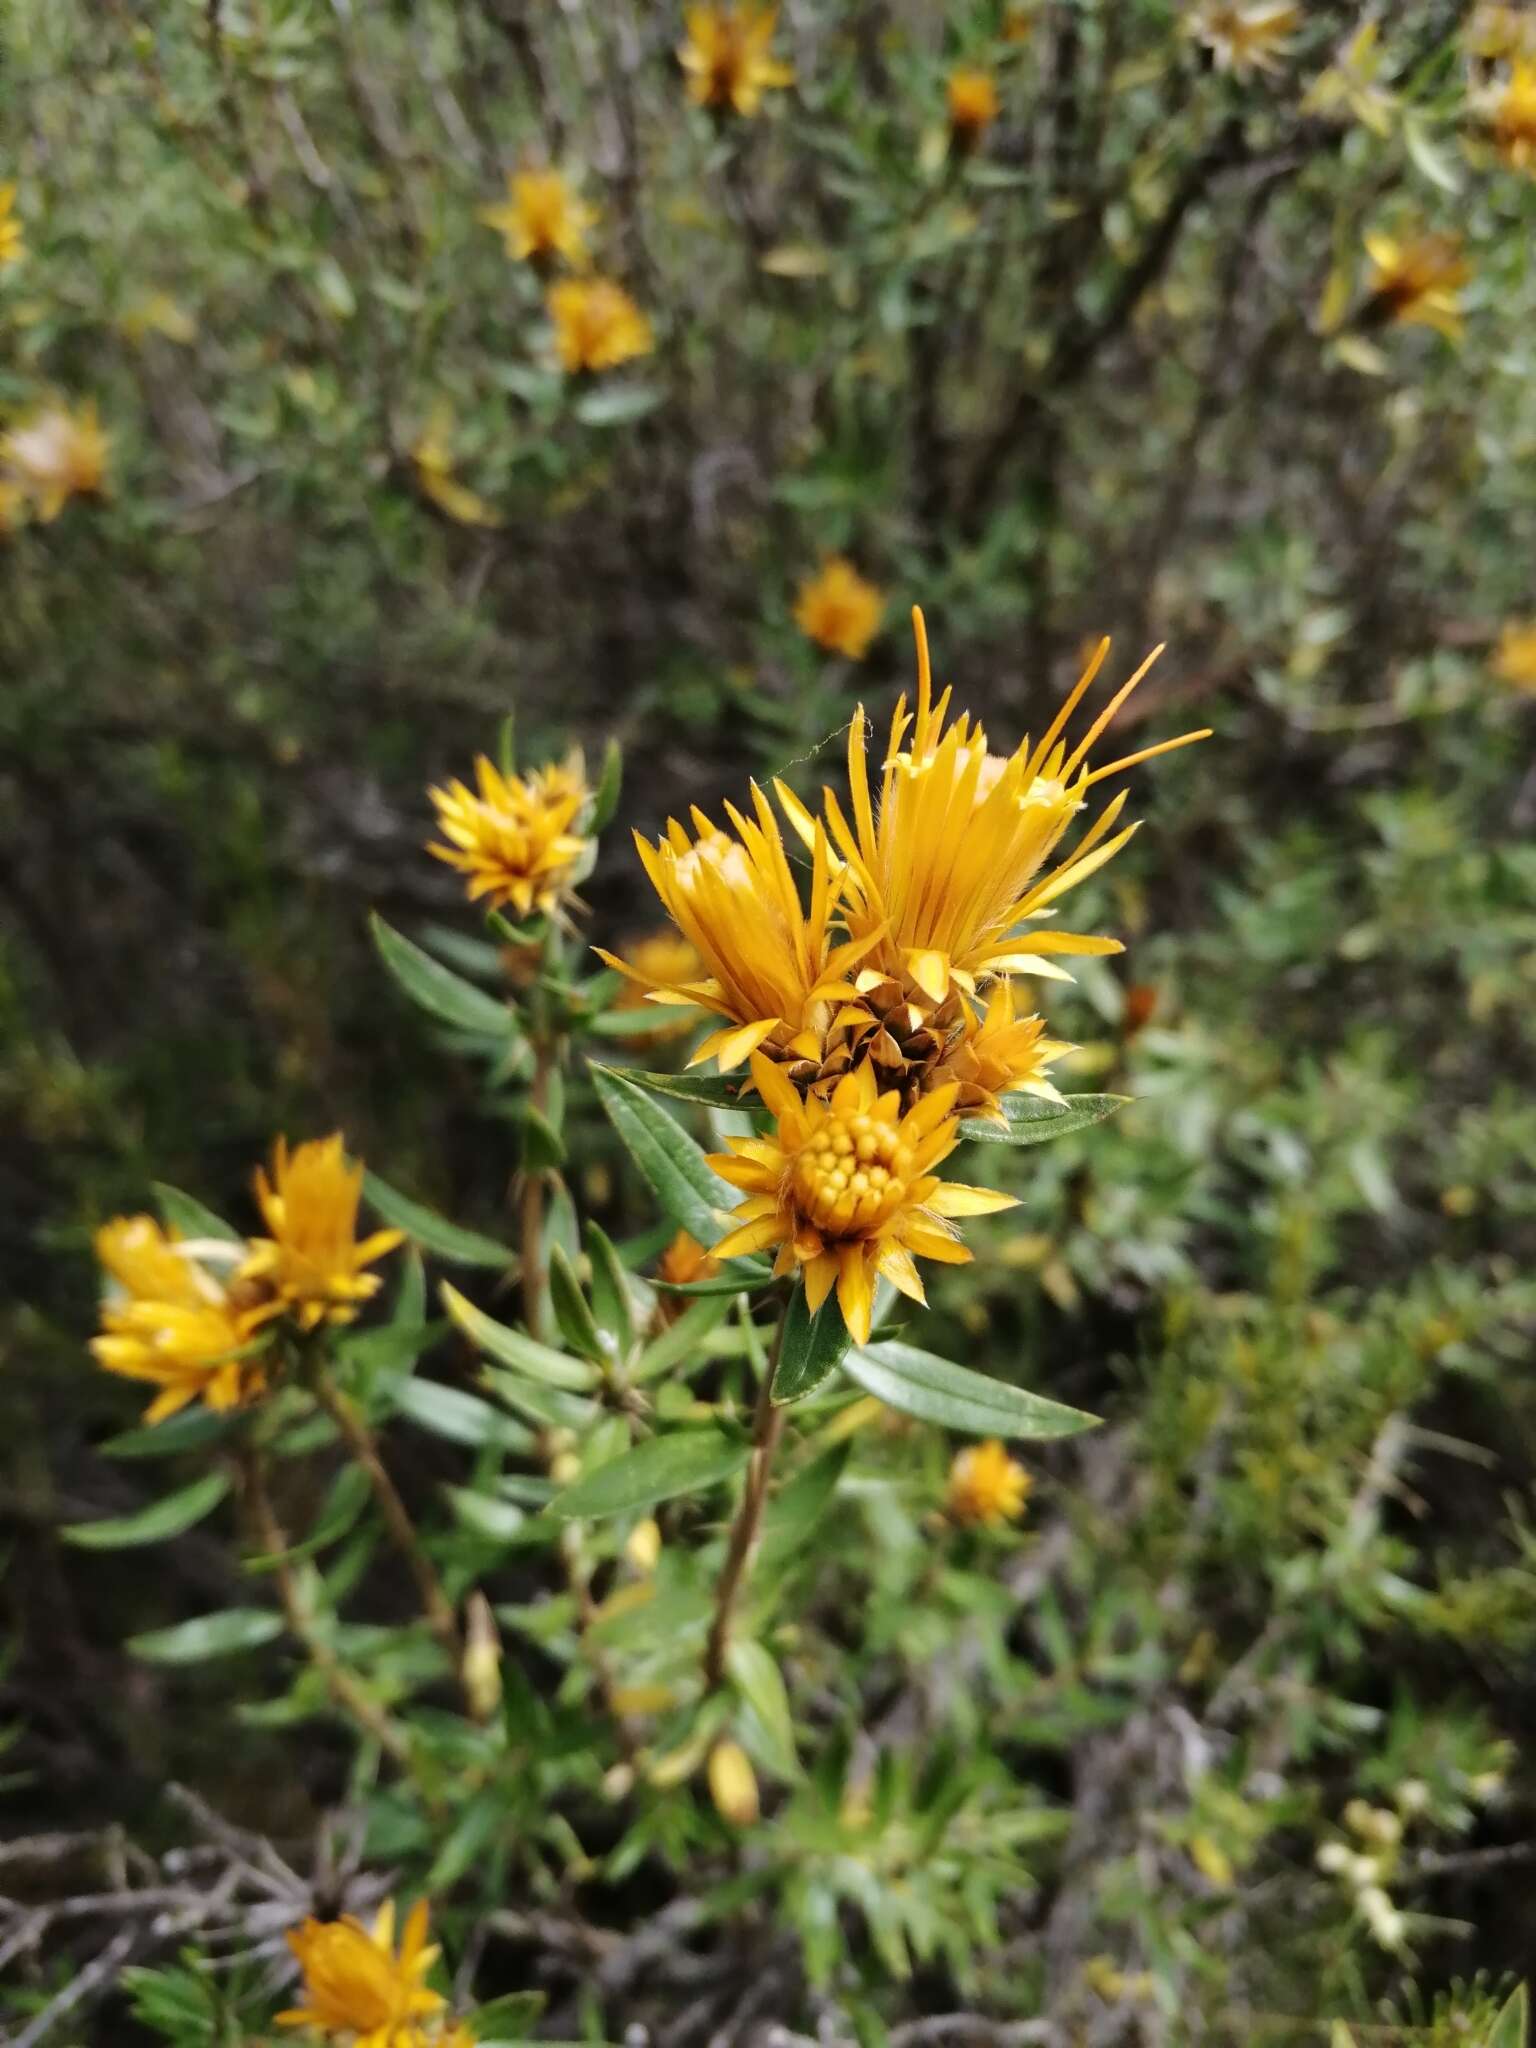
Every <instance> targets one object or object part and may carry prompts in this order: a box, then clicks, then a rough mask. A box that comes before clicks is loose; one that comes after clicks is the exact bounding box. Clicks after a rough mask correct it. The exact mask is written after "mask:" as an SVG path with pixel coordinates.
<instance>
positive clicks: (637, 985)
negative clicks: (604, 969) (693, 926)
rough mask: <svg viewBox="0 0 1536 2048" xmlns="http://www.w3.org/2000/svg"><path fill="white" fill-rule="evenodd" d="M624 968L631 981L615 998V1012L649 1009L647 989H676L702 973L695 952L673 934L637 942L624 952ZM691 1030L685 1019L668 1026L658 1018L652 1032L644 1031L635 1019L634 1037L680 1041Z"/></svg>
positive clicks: (678, 934) (640, 1020)
mask: <svg viewBox="0 0 1536 2048" xmlns="http://www.w3.org/2000/svg"><path fill="white" fill-rule="evenodd" d="M624 964H625V966H626V967H627V968H628V969H629V971H630V973H631V974H632V975H633V976H634V977H635V978H634V979H633V980H632V981H627V982H626V983H625V985H624V987H623V989H622V991H621V992H620V994H619V997H618V1000H617V1002H616V1004H615V1008H617V1009H620V1010H642V1011H643V1010H645V1009H646V1008H647V1007H649V991H650V990H651V989H653V988H676V987H677V986H678V984H679V983H680V982H685V981H697V980H698V978H699V976H700V975H701V974H703V972H704V962H703V960H702V959H701V958H700V957H699V951H698V948H697V947H696V946H694V945H692V944H690V942H689V941H688V940H687V939H685V938H684V937H683V935H682V933H681V932H675V931H660V932H652V933H651V935H650V936H649V937H648V938H644V939H637V940H636V941H635V943H634V944H633V945H632V946H629V947H627V948H626V949H625V953H624ZM692 1029H693V1020H692V1019H691V1018H688V1017H683V1018H680V1019H676V1020H674V1021H673V1022H671V1023H663V1022H662V1020H661V1019H660V1018H659V1017H658V1018H657V1020H656V1025H655V1027H654V1028H652V1029H646V1027H645V1022H644V1019H643V1018H637V1019H636V1032H635V1035H636V1037H637V1038H643V1039H645V1040H647V1041H649V1040H652V1039H657V1038H676V1037H680V1036H682V1035H683V1034H685V1033H686V1032H689V1031H691V1030H692Z"/></svg>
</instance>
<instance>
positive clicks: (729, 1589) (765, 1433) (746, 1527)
mask: <svg viewBox="0 0 1536 2048" xmlns="http://www.w3.org/2000/svg"><path fill="white" fill-rule="evenodd" d="M788 1313H789V1304H788V1302H787V1301H786V1302H785V1304H784V1306H783V1307H782V1308H781V1309H780V1310H779V1325H778V1328H777V1329H776V1330H775V1331H774V1333H773V1348H772V1349H771V1350H770V1352H769V1354H768V1364H767V1368H766V1370H765V1371H764V1373H763V1383H762V1385H761V1387H760V1388H759V1389H758V1394H757V1412H756V1414H755V1415H754V1417H753V1420H752V1457H751V1461H750V1462H749V1464H748V1466H747V1483H746V1486H745V1487H744V1488H743V1490H742V1496H741V1505H740V1507H738V1508H737V1510H736V1520H735V1521H734V1522H733V1523H732V1525H731V1541H730V1547H729V1548H728V1549H727V1551H726V1553H725V1564H724V1565H723V1567H722V1568H721V1572H720V1583H719V1585H718V1586H717V1587H716V1588H715V1615H714V1620H713V1621H712V1622H711V1623H710V1627H709V1643H708V1645H707V1647H706V1649H705V1652H704V1685H705V1689H706V1691H708V1692H717V1691H718V1690H719V1688H720V1687H721V1686H722V1685H723V1684H724V1683H725V1660H726V1656H727V1653H728V1652H729V1650H730V1646H731V1621H732V1618H733V1616H734V1613H735V1609H736V1602H737V1599H738V1597H739V1596H740V1593H741V1589H742V1587H743V1586H744V1585H745V1583H746V1579H747V1574H748V1572H749V1571H750V1570H751V1568H752V1553H753V1551H754V1550H755V1548H756V1547H757V1538H758V1532H759V1530H760V1529H761V1527H762V1521H763V1509H764V1507H765V1506H766V1505H767V1501H768V1478H769V1474H770V1473H771V1472H772V1470H773V1457H774V1453H775V1451H777V1449H778V1448H779V1440H780V1438H781V1437H782V1436H783V1434H784V1423H785V1420H786V1411H785V1410H784V1409H783V1408H780V1407H777V1406H775V1404H774V1400H773V1374H774V1368H775V1367H776V1366H777V1365H778V1362H779V1347H780V1346H781V1345H782V1344H783V1342H784V1322H785V1318H786V1317H787V1315H788Z"/></svg>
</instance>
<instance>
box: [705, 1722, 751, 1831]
mask: <svg viewBox="0 0 1536 2048" xmlns="http://www.w3.org/2000/svg"><path fill="white" fill-rule="evenodd" d="M709 1796H710V1798H711V1799H713V1800H714V1802H715V1811H716V1813H718V1814H719V1816H720V1818H721V1819H722V1820H724V1821H729V1822H730V1824H731V1826H732V1827H733V1828H749V1827H751V1826H752V1825H753V1824H754V1822H755V1821H756V1820H757V1817H758V1814H759V1812H760V1811H761V1805H760V1802H759V1800H758V1796H757V1774H756V1772H755V1771H754V1770H753V1769H752V1764H751V1760H750V1759H749V1757H748V1756H747V1753H746V1751H745V1750H744V1749H743V1748H742V1747H741V1744H740V1743H739V1742H717V1743H716V1744H715V1746H714V1748H713V1749H712V1750H711V1751H710V1752H709Z"/></svg>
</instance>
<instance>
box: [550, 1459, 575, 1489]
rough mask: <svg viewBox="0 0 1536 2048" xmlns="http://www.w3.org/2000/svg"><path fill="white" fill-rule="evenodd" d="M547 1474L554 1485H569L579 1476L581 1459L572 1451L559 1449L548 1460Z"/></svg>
mask: <svg viewBox="0 0 1536 2048" xmlns="http://www.w3.org/2000/svg"><path fill="white" fill-rule="evenodd" d="M549 1476H550V1478H551V1479H553V1481H554V1482H555V1484H556V1486H569V1485H570V1484H571V1482H572V1480H574V1479H579V1478H580V1477H581V1460H580V1458H578V1457H577V1455H576V1453H575V1452H574V1451H561V1452H560V1453H559V1454H558V1456H556V1457H554V1458H551V1460H550V1462H549Z"/></svg>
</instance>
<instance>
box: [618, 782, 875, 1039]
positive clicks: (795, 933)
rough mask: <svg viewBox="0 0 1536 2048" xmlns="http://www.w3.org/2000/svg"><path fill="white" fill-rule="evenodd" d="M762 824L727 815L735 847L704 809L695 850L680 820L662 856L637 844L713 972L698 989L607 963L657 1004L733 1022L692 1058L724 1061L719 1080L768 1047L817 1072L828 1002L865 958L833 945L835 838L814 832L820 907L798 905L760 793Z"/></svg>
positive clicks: (814, 882)
mask: <svg viewBox="0 0 1536 2048" xmlns="http://www.w3.org/2000/svg"><path fill="white" fill-rule="evenodd" d="M752 802H753V806H754V809H755V812H756V818H755V820H753V819H749V818H746V817H743V815H742V814H741V812H740V811H738V810H737V809H736V807H735V805H734V804H730V803H728V804H727V805H726V807H725V808H726V814H727V816H728V817H729V819H730V821H731V824H732V826H733V827H734V829H735V832H736V835H737V836H736V837H735V838H732V837H730V835H729V834H727V833H725V832H722V831H721V830H720V828H719V827H718V826H717V825H716V824H715V823H714V821H713V820H712V819H710V818H708V817H706V816H705V814H704V812H703V811H701V810H700V809H699V808H698V807H697V805H695V806H694V808H693V811H692V819H693V828H694V834H695V836H694V838H692V839H690V838H689V836H688V833H687V831H686V829H685V828H684V827H683V826H682V825H680V824H679V823H678V821H677V820H676V819H675V818H670V819H668V821H667V834H666V837H665V838H664V839H659V840H658V841H657V842H656V844H655V845H654V846H652V845H651V844H650V842H649V841H648V840H646V839H643V838H642V837H641V836H640V834H639V833H638V832H637V833H636V834H635V845H636V847H637V849H638V850H639V854H640V859H641V861H642V863H643V864H644V867H645V871H646V873H647V875H648V876H649V877H650V880H651V886H652V887H653V888H654V889H655V891H656V894H657V895H658V896H659V897H660V898H661V900H662V902H663V903H664V904H665V906H666V908H667V912H668V914H669V915H670V917H671V918H672V921H673V923H674V924H675V925H676V926H677V927H678V929H679V931H681V932H682V934H683V935H684V937H685V938H686V939H687V940H688V941H689V943H690V944H691V945H692V946H693V948H694V950H695V951H696V952H697V954H698V956H699V958H700V960H701V961H702V962H703V964H704V968H705V970H706V972H705V973H704V975H703V977H702V978H700V979H697V980H690V981H684V982H677V983H667V984H665V985H663V984H661V983H658V982H652V981H650V980H649V978H648V977H647V976H646V975H644V974H642V973H640V972H638V971H637V970H636V969H634V968H632V967H631V966H630V965H629V963H628V962H627V961H625V960H620V959H618V958H617V957H616V956H615V955H614V954H612V953H605V952H603V950H602V948H601V947H599V948H598V949H597V950H598V954H599V957H600V958H601V959H602V960H604V961H605V962H606V963H607V965H608V966H610V967H616V968H617V969H618V970H619V972H620V973H621V974H625V975H628V976H629V978H630V979H631V980H632V981H635V982H637V983H639V985H640V986H641V987H642V988H644V989H645V990H646V991H647V993H648V994H649V995H650V996H651V997H652V998H653V1000H655V1001H657V1002H667V1003H692V1004H694V1005H695V1006H696V1007H698V1008H699V1009H703V1010H710V1011H713V1013H714V1014H715V1015H716V1016H717V1017H721V1018H724V1019H725V1023H724V1026H723V1027H722V1028H721V1029H720V1030H718V1031H714V1032H711V1033H710V1035H709V1036H708V1037H707V1038H706V1039H705V1040H704V1042H703V1043H702V1044H701V1045H700V1046H698V1047H697V1049H696V1050H695V1051H694V1052H693V1054H692V1055H691V1056H690V1058H689V1062H688V1064H689V1065H690V1066H698V1065H699V1064H700V1062H701V1061H704V1060H707V1059H714V1060H716V1061H717V1062H718V1064H719V1068H720V1071H721V1073H725V1072H727V1071H728V1070H729V1069H730V1068H731V1067H739V1066H740V1065H741V1063H742V1061H743V1060H744V1059H745V1058H746V1057H747V1055H748V1053H750V1052H753V1051H754V1050H755V1049H756V1048H757V1047H758V1046H760V1045H762V1044H764V1043H765V1042H771V1043H772V1045H773V1046H774V1048H775V1050H777V1051H779V1052H781V1053H782V1054H783V1055H784V1056H786V1057H792V1058H797V1059H800V1060H809V1061H814V1060H817V1059H819V1057H820V1053H821V1036H820V1034H821V1031H822V1029H823V1028H824V1025H825V1021H826V1017H827V1009H826V1002H827V995H828V990H829V989H835V988H836V987H837V986H838V984H839V978H840V976H841V974H842V973H843V972H844V970H845V969H846V968H847V967H848V966H849V965H851V964H852V961H853V960H854V959H855V958H856V956H857V951H858V949H857V948H856V947H855V948H849V947H846V946H844V947H840V948H837V949H833V948H832V946H831V943H830V936H829V934H830V925H831V916H832V909H833V905H834V902H835V898H836V890H835V887H834V884H833V880H832V863H831V857H830V854H829V852H828V848H827V841H826V835H825V833H824V832H823V831H822V830H821V827H820V826H819V825H814V824H813V825H812V828H811V835H810V841H809V843H810V845H811V848H812V872H811V907H810V914H809V915H807V914H806V912H805V911H804V910H803V909H802V907H801V903H800V895H799V891H798V889H797V888H796V886H795V877H794V873H793V871H792V870H791V868H790V865H789V861H788V859H787V858H786V856H785V852H784V842H783V839H782V838H781V836H780V833H779V827H778V821H777V820H776V818H775V817H774V815H773V812H772V810H771V809H770V808H769V806H768V803H767V801H766V799H765V798H764V796H763V793H762V791H761V790H760V789H759V788H758V787H757V785H756V784H755V783H754V784H753V785H752Z"/></svg>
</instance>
